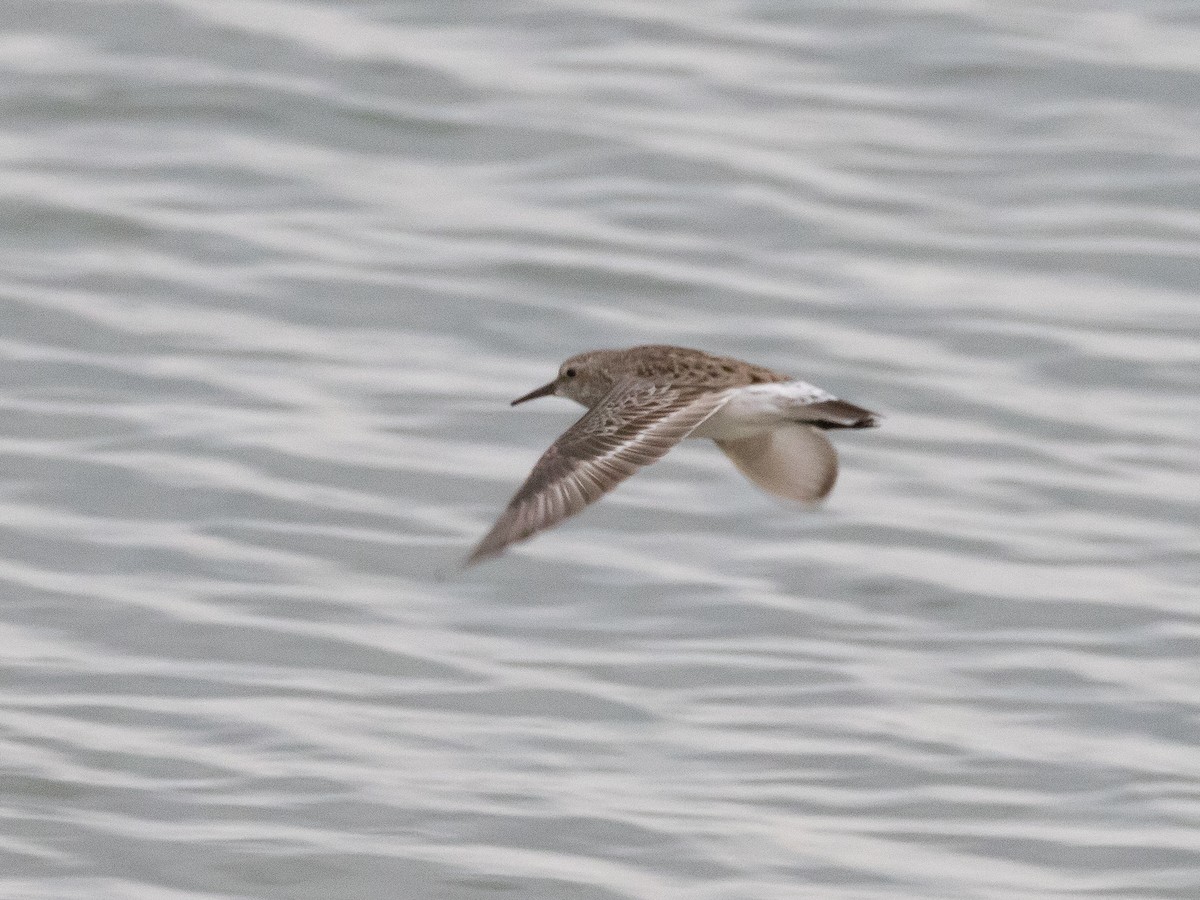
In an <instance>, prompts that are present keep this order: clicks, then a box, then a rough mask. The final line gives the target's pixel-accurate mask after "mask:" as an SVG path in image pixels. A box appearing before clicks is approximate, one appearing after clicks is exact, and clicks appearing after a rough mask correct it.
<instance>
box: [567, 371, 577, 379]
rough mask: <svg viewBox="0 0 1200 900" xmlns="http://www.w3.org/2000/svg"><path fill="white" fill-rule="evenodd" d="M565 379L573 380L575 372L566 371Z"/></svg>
mask: <svg viewBox="0 0 1200 900" xmlns="http://www.w3.org/2000/svg"><path fill="white" fill-rule="evenodd" d="M567 377H568V378H574V377H575V370H574V369H567Z"/></svg>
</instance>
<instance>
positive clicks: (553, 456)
mask: <svg viewBox="0 0 1200 900" xmlns="http://www.w3.org/2000/svg"><path fill="white" fill-rule="evenodd" d="M550 395H558V396H563V397H569V398H570V399H572V400H575V401H576V402H578V403H581V404H582V405H584V406H586V407H587V408H588V412H587V413H585V414H584V416H583V417H582V418H581V419H579V421H577V422H576V423H575V424H574V425H572V426H571V427H570V428H569V429H567V431H565V432H564V433H563V434H562V436H561V437H559V438H558V440H556V441H555V442H554V443H553V444H552V445H551V446H550V448H549V449H548V450H547V451H546V452H545V453H544V454H542V458H541V459H539V460H538V462H537V464H536V465H535V466H534V467H533V471H532V472H530V474H529V477H528V478H527V479H526V480H525V483H524V484H523V485H522V486H521V488H520V489H519V490H518V491H517V493H516V494H515V495H514V496H513V498H512V500H511V501H510V502H509V504H508V506H507V507H506V509H505V510H504V513H503V514H502V515H501V516H500V518H499V519H498V520H497V522H496V524H495V525H493V526H492V529H491V530H490V531H489V532H488V533H487V535H486V536H485V537H484V538H483V540H481V541H480V542H479V544H478V546H477V547H476V548H475V550H474V551H473V552H472V553H471V555H470V557H468V559H467V562H466V564H467V565H472V564H474V563H476V562H479V561H480V560H483V559H487V558H488V557H491V556H497V555H499V554H500V553H502V552H504V550H505V549H506V548H507V547H508V546H509V545H511V544H513V543H516V542H517V541H521V540H524V539H525V538H527V537H530V536H531V535H533V534H535V533H537V532H538V531H542V530H544V529H546V528H550V527H551V526H553V525H556V524H558V523H559V522H561V521H562V520H563V519H565V518H567V517H568V516H572V515H574V514H575V513H577V512H579V511H580V510H581V509H583V508H584V507H585V506H587V505H588V504H589V503H593V502H594V501H596V500H598V499H599V498H600V497H602V496H603V495H604V494H606V493H607V492H608V491H610V490H612V489H613V488H614V487H616V486H617V485H618V484H620V483H621V482H622V481H624V480H625V479H626V478H628V477H629V476H630V475H632V474H633V473H634V472H636V471H637V470H638V469H640V468H641V467H643V466H646V465H649V464H650V463H652V462H655V461H656V460H658V459H660V458H662V456H663V455H664V454H666V452H667V451H668V450H670V449H671V448H672V447H673V446H675V444H677V443H678V442H679V441H681V440H683V439H684V438H686V437H689V436H691V437H708V438H712V439H713V440H714V441H715V442H716V444H717V446H718V447H720V448H721V450H722V451H724V453H725V454H726V455H727V456H728V457H729V458H730V459H731V460H732V461H733V463H734V465H736V466H737V468H738V469H739V470H740V471H741V472H742V473H743V474H744V475H746V477H748V478H749V479H750V480H752V481H753V482H754V483H755V484H757V485H759V487H762V488H763V489H765V490H768V491H770V492H772V493H775V494H778V495H780V496H783V497H787V498H789V499H793V500H800V501H802V502H809V503H811V502H815V501H818V500H820V499H822V498H823V497H824V496H825V495H826V494H828V493H829V491H830V490H831V489H832V488H833V483H834V480H835V479H836V477H837V455H836V454H835V452H834V450H833V446H832V445H831V444H830V443H829V441H828V440H827V439H826V438H825V436H824V435H823V434H821V430H824V429H830V428H866V427H870V426H873V425H875V424H877V416H876V415H875V414H874V413H872V412H870V411H869V410H866V409H863V408H862V407H860V406H855V405H854V404H853V403H848V402H846V401H845V400H840V399H838V398H837V397H834V396H833V395H832V394H828V393H826V392H825V391H822V390H821V389H820V388H816V387H813V386H812V385H811V384H807V383H806V382H803V381H797V380H795V379H793V378H791V377H790V376H788V375H783V374H781V373H779V372H775V371H772V370H771V369H768V368H765V367H763V366H756V365H753V364H751V363H747V362H743V361H741V360H739V359H732V358H730V357H725V356H713V355H711V354H709V353H705V352H703V351H702V350H691V349H688V348H686V347H672V346H668V345H663V344H648V345H645V346H641V347H631V348H629V349H628V350H592V351H589V352H587V353H580V354H578V355H576V356H572V357H571V358H570V359H568V360H567V361H566V362H564V363H563V364H562V366H561V367H560V368H559V372H558V377H557V378H555V379H554V380H553V381H551V382H550V383H549V384H546V385H543V386H542V387H540V388H537V389H536V390H534V391H531V392H530V393H528V394H526V395H525V396H523V397H519V398H517V399H516V400H514V401H513V405H514V406H516V405H517V404H518V403H523V402H525V401H526V400H533V399H535V398H537V397H546V396H550Z"/></svg>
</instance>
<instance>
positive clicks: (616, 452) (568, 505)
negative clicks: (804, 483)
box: [466, 378, 729, 566]
mask: <svg viewBox="0 0 1200 900" xmlns="http://www.w3.org/2000/svg"><path fill="white" fill-rule="evenodd" d="M728 399H729V396H728V394H726V393H724V392H715V391H713V390H712V389H711V388H705V387H703V386H693V385H671V384H666V383H661V382H656V381H648V380H645V379H640V378H629V379H625V380H622V381H619V382H618V383H617V384H616V385H615V386H614V387H613V389H612V390H611V391H609V393H608V394H607V395H606V396H605V397H604V399H602V400H601V401H600V402H599V403H597V404H596V405H595V406H594V407H592V409H590V410H588V412H586V413H585V414H584V415H583V418H581V419H580V420H579V421H578V422H576V423H575V424H574V425H572V426H571V427H570V428H568V429H567V430H566V431H565V432H563V434H562V435H561V436H560V437H559V439H558V440H556V441H555V442H554V443H553V444H551V445H550V449H548V450H547V451H546V452H545V453H543V454H542V458H541V459H539V460H538V461H537V465H535V466H534V467H533V471H532V472H530V473H529V477H528V478H526V479H525V483H524V484H523V485H521V488H520V489H519V490H518V491H517V492H516V494H514V495H513V498H512V500H510V501H509V504H508V506H507V508H506V509H505V510H504V512H503V513H502V514H501V516H500V518H499V519H498V520H497V521H496V524H495V525H493V526H492V530H491V531H489V532H488V533H487V534H486V535H485V536H484V538H483V540H482V541H480V542H479V545H478V546H477V547H476V548H475V550H474V551H473V552H472V553H471V555H470V556H469V557H467V560H466V565H468V566H470V565H473V564H474V563H477V562H479V561H481V560H484V559H487V558H488V557H490V556H498V555H499V554H501V553H503V552H504V550H505V549H507V548H508V546H509V545H510V544H514V543H516V542H517V541H521V540H524V539H525V538H527V537H530V536H531V535H533V534H536V533H537V532H539V531H544V530H545V529H547V528H550V527H551V526H553V525H557V524H558V523H559V522H561V521H562V520H563V519H565V518H567V517H568V516H573V515H575V513H577V512H579V511H580V510H581V509H583V508H584V507H585V506H587V505H588V504H589V503H593V502H595V501H596V500H599V499H600V498H601V497H602V496H604V495H605V494H606V493H608V492H609V491H611V490H612V489H613V488H614V487H616V486H617V485H618V484H620V483H621V482H622V481H624V480H625V479H626V478H628V477H629V476H630V475H632V474H633V473H634V472H636V471H637V470H638V469H640V468H642V466H646V465H649V464H650V463H652V462H655V461H656V460H658V459H661V458H662V456H663V455H664V454H665V453H666V452H667V451H668V450H670V449H671V448H672V447H674V446H675V445H676V444H677V443H679V442H680V441H681V440H683V439H684V438H685V437H687V436H688V435H689V434H691V433H692V431H693V430H695V428H696V427H697V426H699V425H700V424H701V423H702V422H704V421H705V420H706V419H708V417H709V416H711V415H712V414H713V413H715V412H716V411H717V410H718V409H720V408H721V407H722V406H724V405H725V403H726V401H727V400H728Z"/></svg>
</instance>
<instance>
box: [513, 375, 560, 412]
mask: <svg viewBox="0 0 1200 900" xmlns="http://www.w3.org/2000/svg"><path fill="white" fill-rule="evenodd" d="M556 387H558V379H557V378H556V379H555V380H554V381H552V382H550V383H549V384H543V385H542V386H541V387H540V388H537V389H536V390H533V391H530V392H529V393H528V394H526V395H525V396H524V397H518V398H517V399H516V400H514V401H513V402H512V405H513V406H516V405H517V404H518V403H524V402H525V401H526V400H536V399H537V398H538V397H549V396H550V395H551V394H553V393H554V389H555V388H556Z"/></svg>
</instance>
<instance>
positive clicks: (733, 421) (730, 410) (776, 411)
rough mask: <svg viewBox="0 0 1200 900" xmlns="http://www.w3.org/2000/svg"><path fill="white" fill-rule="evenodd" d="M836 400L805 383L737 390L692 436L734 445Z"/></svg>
mask: <svg viewBox="0 0 1200 900" xmlns="http://www.w3.org/2000/svg"><path fill="white" fill-rule="evenodd" d="M832 399H834V397H833V395H832V394H829V393H826V392H825V391H823V390H821V389H820V388H818V387H814V386H813V385H811V384H808V383H807V382H804V381H784V382H778V383H773V384H753V385H750V386H749V387H744V388H734V389H733V390H732V391H731V396H730V398H729V400H728V402H727V403H726V404H725V405H724V406H722V407H721V408H720V409H719V410H717V411H716V412H715V413H713V415H712V417H711V418H709V419H708V421H706V422H704V423H703V424H702V425H700V427H699V428H697V429H696V430H695V431H693V432H692V433H691V435H690V436H691V437H695V438H711V439H713V440H716V441H733V440H741V439H743V438H748V437H753V436H754V435H756V434H761V433H762V432H764V431H770V430H772V429H774V428H778V427H779V426H780V425H781V424H783V423H784V422H790V421H795V420H796V413H795V410H796V407H798V406H804V405H806V404H809V403H817V402H820V401H822V400H832Z"/></svg>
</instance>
